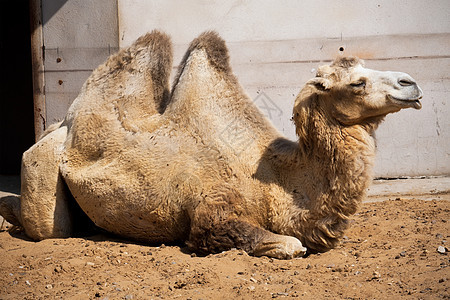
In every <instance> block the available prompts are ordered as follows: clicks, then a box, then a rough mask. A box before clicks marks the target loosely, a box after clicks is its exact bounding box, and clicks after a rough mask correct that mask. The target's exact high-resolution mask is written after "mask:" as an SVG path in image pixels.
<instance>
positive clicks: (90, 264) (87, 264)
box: [86, 261, 95, 267]
mask: <svg viewBox="0 0 450 300" xmlns="http://www.w3.org/2000/svg"><path fill="white" fill-rule="evenodd" d="M94 265H95V264H94V263H93V262H90V261H88V262H87V263H86V266H91V267H92V266H94Z"/></svg>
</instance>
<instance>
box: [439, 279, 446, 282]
mask: <svg viewBox="0 0 450 300" xmlns="http://www.w3.org/2000/svg"><path fill="white" fill-rule="evenodd" d="M445 281H447V278H441V279H439V283H443V282H445Z"/></svg>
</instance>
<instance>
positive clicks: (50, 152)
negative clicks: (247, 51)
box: [0, 31, 422, 259]
mask: <svg viewBox="0 0 450 300" xmlns="http://www.w3.org/2000/svg"><path fill="white" fill-rule="evenodd" d="M171 68H172V46H171V42H170V39H169V37H168V36H167V35H165V34H163V33H160V32H157V31H153V32H152V33H150V34H147V35H145V36H143V37H141V38H139V39H138V40H137V41H136V42H135V43H134V44H133V45H132V46H130V47H129V48H126V49H123V50H121V51H119V52H118V53H117V54H115V55H112V56H111V57H110V58H109V59H108V60H107V61H106V62H105V63H104V64H103V65H101V66H100V67H98V68H97V69H96V70H95V71H94V72H93V73H92V75H91V76H90V77H89V79H88V80H87V81H86V83H85V84H84V86H83V87H82V89H81V92H80V94H79V96H78V97H77V98H76V99H75V100H74V102H73V104H72V105H71V107H70V108H69V110H68V113H67V115H66V117H65V119H64V120H63V121H62V122H61V123H59V124H57V125H54V126H52V128H50V129H49V130H48V131H47V132H46V133H45V135H44V136H43V137H42V138H41V139H40V140H39V141H38V142H37V143H36V144H35V145H34V146H32V147H31V148H30V149H29V150H28V151H26V152H25V153H24V155H23V162H22V178H21V179H22V188H21V195H20V197H14V196H10V197H6V198H3V199H2V200H1V204H0V212H1V214H2V215H3V216H5V218H6V219H7V220H8V221H10V222H12V223H13V224H17V225H20V226H22V227H23V228H24V229H25V232H26V234H27V235H28V236H29V237H31V238H32V239H34V240H42V239H47V238H63V237H69V236H71V235H72V234H73V232H74V230H76V229H77V226H79V225H82V224H81V223H83V222H85V221H86V220H89V219H90V220H91V221H93V223H95V225H96V226H98V227H100V228H102V229H103V230H106V231H108V232H111V233H114V234H117V235H119V236H123V237H126V238H130V239H134V240H139V241H143V242H146V243H149V244H157V243H171V242H184V243H185V244H186V245H188V246H189V247H190V249H192V251H195V252H197V253H217V252H220V251H224V250H227V249H231V248H238V249H243V250H245V251H247V252H248V253H249V254H251V255H255V256H262V255H265V256H270V257H275V258H282V259H287V258H293V257H298V256H302V255H304V254H305V253H306V252H307V251H309V252H318V251H319V252H320V251H327V250H329V249H331V248H333V247H335V246H336V244H337V243H338V242H339V239H340V238H341V237H342V236H343V234H344V231H345V229H346V228H347V227H348V224H349V218H350V216H351V215H352V214H354V213H355V212H356V211H357V209H358V205H359V204H360V203H361V201H362V199H363V198H364V197H365V191H366V189H367V188H368V186H369V184H370V182H371V178H372V177H371V170H372V166H373V162H374V157H375V141H374V136H373V134H374V131H375V129H376V128H377V126H378V125H379V124H380V122H381V121H382V120H383V118H384V117H385V116H386V115H387V114H389V113H393V112H397V111H399V110H401V109H403V108H408V107H413V108H415V109H420V108H421V103H420V102H419V99H421V98H422V91H421V89H420V88H419V87H418V85H417V84H416V82H415V81H414V80H413V79H412V78H411V76H409V75H407V74H405V73H399V72H381V71H375V70H371V69H367V68H365V67H364V66H363V62H362V61H361V60H359V59H357V58H346V57H340V58H338V59H336V60H335V61H334V62H333V63H332V64H331V65H326V66H322V67H320V68H319V69H318V71H317V75H316V77H314V78H313V79H311V80H309V81H308V82H306V84H305V86H304V88H303V89H302V90H301V91H300V93H299V94H298V96H297V98H296V99H295V103H294V109H293V121H294V123H295V126H296V132H297V135H298V141H296V142H294V141H290V140H288V139H286V138H285V137H283V136H282V135H281V134H280V133H279V132H278V131H277V130H276V129H275V128H274V127H273V126H272V125H271V123H270V122H269V121H268V120H267V119H266V118H265V117H264V116H263V115H262V113H261V112H260V111H259V110H258V109H257V107H256V106H255V105H254V104H253V103H252V100H251V99H250V98H249V96H248V95H247V94H246V93H245V92H244V91H243V89H242V87H241V86H240V85H239V83H238V81H237V79H236V77H235V76H234V75H233V73H232V71H231V68H230V63H229V57H228V51H227V48H226V45H225V42H224V41H223V40H222V39H221V38H220V37H219V36H218V35H217V34H216V33H214V32H206V33H204V34H202V35H200V36H199V37H198V38H197V39H195V40H194V41H193V42H192V43H191V45H190V47H189V49H188V50H187V52H186V55H185V56H184V58H183V60H182V62H181V64H180V67H179V71H178V74H177V75H176V77H175V80H174V83H173V87H172V90H170V87H169V76H170V70H171ZM80 208H81V209H80ZM83 215H84V218H83ZM86 216H87V217H88V218H89V219H87V218H86Z"/></svg>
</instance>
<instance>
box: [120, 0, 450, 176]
mask: <svg viewBox="0 0 450 300" xmlns="http://www.w3.org/2000/svg"><path fill="white" fill-rule="evenodd" d="M118 7H119V32H120V47H124V46H127V45H129V44H130V43H131V42H132V41H133V40H134V39H135V38H137V37H138V36H139V35H141V34H143V33H145V32H147V31H150V30H152V29H154V28H159V29H163V30H164V31H166V32H168V33H169V34H170V35H171V36H172V38H173V41H174V43H175V44H176V47H175V50H176V58H175V62H178V61H180V59H181V56H182V54H183V51H185V49H186V46H187V44H188V43H189V42H190V41H191V40H192V39H193V38H195V37H196V36H197V35H198V34H200V33H201V32H203V31H205V30H216V31H218V32H219V33H220V34H221V36H222V37H223V38H224V39H225V40H226V41H227V43H228V46H229V48H230V55H231V62H232V65H233V69H234V72H235V73H236V75H237V76H238V78H239V80H240V82H241V84H242V85H243V86H244V88H245V89H246V90H247V92H248V93H249V95H250V96H251V97H252V98H253V99H255V103H256V104H257V105H258V106H259V107H260V108H261V109H262V110H263V111H264V112H265V113H266V114H267V116H268V117H270V119H271V120H272V122H273V123H274V125H275V126H276V127H277V128H278V129H279V130H280V131H282V132H283V133H284V134H286V135H287V136H288V137H290V138H292V139H295V134H294V127H293V125H292V123H291V121H290V118H291V110H292V105H293V101H294V99H295V96H296V94H297V93H298V91H299V90H300V88H301V86H302V85H303V84H304V82H305V81H306V80H308V79H309V78H311V77H312V76H314V72H315V69H316V68H317V66H319V65H320V64H323V63H324V62H325V61H329V60H331V59H333V58H334V57H336V56H338V55H357V56H360V57H362V58H364V59H365V60H366V65H367V66H368V67H370V68H375V69H381V70H396V71H404V72H407V73H409V74H411V75H412V76H413V77H414V78H415V79H416V80H417V81H418V82H419V84H420V86H421V87H422V89H423V90H424V94H425V96H424V99H423V109H422V110H420V111H415V110H405V111H402V112H400V113H398V114H396V115H391V116H388V117H387V118H386V121H385V123H384V124H382V126H381V127H380V128H379V130H378V131H377V138H378V149H379V150H378V156H377V162H376V167H375V173H376V175H377V176H386V177H387V176H389V177H395V176H418V175H440V174H450V117H449V115H450V103H449V102H448V96H447V93H448V92H449V90H450V78H449V76H448V72H449V70H450V2H449V1H447V0H441V1H436V0H435V1H421V0H409V1H390V0H380V1H372V0H365V1H326V0H320V1H317V0H308V1H260V0H254V1H207V2H205V1H202V0H195V1H145V0H118ZM258 96H259V97H258Z"/></svg>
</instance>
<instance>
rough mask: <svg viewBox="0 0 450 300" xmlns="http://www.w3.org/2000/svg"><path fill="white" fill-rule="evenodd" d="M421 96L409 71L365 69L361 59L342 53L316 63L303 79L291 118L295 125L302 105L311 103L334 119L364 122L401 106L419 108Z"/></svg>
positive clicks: (357, 122)
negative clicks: (324, 62)
mask: <svg viewBox="0 0 450 300" xmlns="http://www.w3.org/2000/svg"><path fill="white" fill-rule="evenodd" d="M421 98H422V90H421V89H420V88H419V86H418V85H417V84H416V82H415V80H414V79H413V78H412V77H411V76H409V75H408V74H406V73H401V72H382V71H376V70H371V69H367V68H365V67H364V63H363V61H362V60H360V59H358V58H354V57H350V58H348V57H343V58H338V59H337V60H335V61H334V62H333V63H332V64H331V65H325V66H321V67H319V69H318V71H317V75H316V77H315V78H313V79H311V80H309V81H308V82H307V83H306V85H305V87H304V88H303V90H302V91H301V92H300V94H299V96H298V97H297V99H296V101H295V106H294V121H296V125H298V124H297V121H299V120H296V118H298V117H300V118H301V114H302V113H303V114H304V113H305V111H302V109H304V108H305V107H306V106H309V107H310V106H311V105H313V106H316V107H318V108H319V109H320V110H321V112H322V114H323V115H324V116H325V117H326V118H327V119H329V120H333V121H334V122H335V123H338V124H342V125H355V124H364V123H367V122H368V121H370V120H375V119H376V120H379V119H382V118H383V117H384V116H385V115H387V114H389V113H393V112H397V111H399V110H401V109H403V108H409V107H413V108H415V109H420V108H421V107H422V104H421V103H420V101H419V100H420V99H421ZM312 102H315V103H312Z"/></svg>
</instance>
